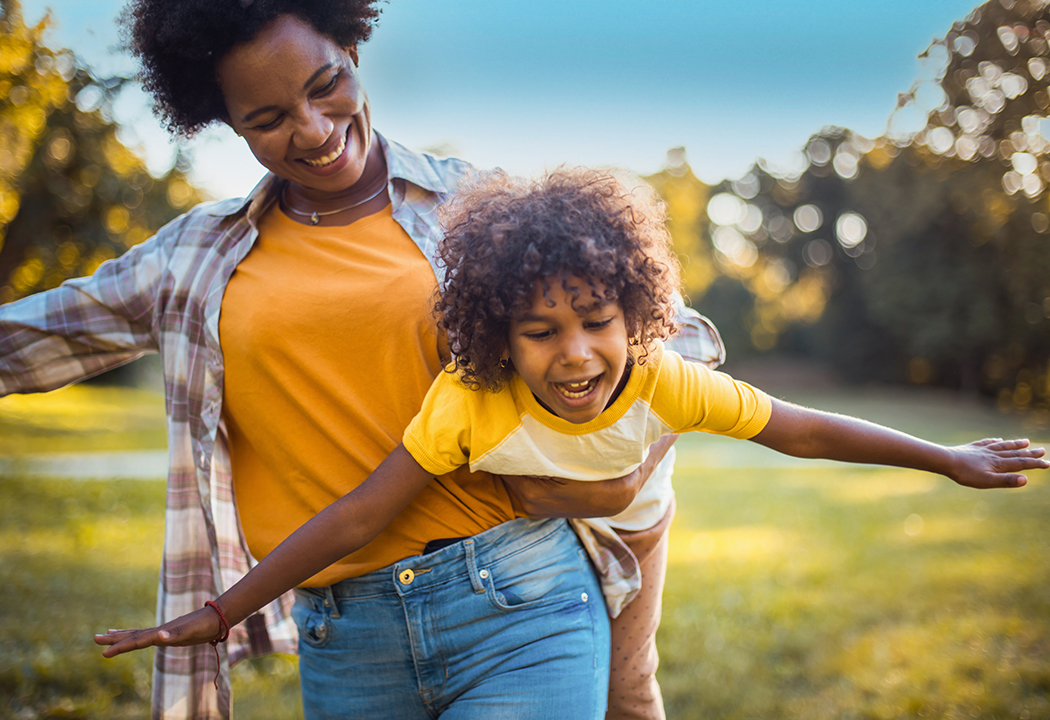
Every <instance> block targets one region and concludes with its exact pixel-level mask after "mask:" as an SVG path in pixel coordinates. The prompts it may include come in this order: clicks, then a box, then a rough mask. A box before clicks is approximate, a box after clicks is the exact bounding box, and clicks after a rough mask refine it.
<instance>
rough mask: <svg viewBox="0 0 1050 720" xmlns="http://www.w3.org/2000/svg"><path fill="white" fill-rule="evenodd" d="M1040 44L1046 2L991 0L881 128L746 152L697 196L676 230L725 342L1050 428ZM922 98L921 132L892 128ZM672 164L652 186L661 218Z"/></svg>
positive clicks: (1047, 126) (1047, 22)
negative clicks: (745, 165)
mask: <svg viewBox="0 0 1050 720" xmlns="http://www.w3.org/2000/svg"><path fill="white" fill-rule="evenodd" d="M1048 41H1050V9H1048V7H1047V3H1046V2H1044V0H992V1H991V2H988V3H986V4H984V5H982V6H980V7H978V8H977V9H975V10H974V11H973V12H972V13H971V14H970V16H969V17H967V18H966V19H965V20H963V21H960V22H957V23H955V24H954V25H953V26H952V28H951V30H950V31H949V32H948V33H947V34H946V36H945V37H944V38H942V39H940V40H938V41H936V42H935V43H934V44H933V45H931V47H930V49H929V50H927V52H926V53H924V56H925V57H927V58H928V60H929V61H930V62H933V63H935V64H936V65H937V66H938V67H940V72H939V73H937V74H936V76H935V77H933V78H932V79H930V80H927V81H925V82H920V83H917V84H916V86H914V87H912V88H911V89H910V90H909V91H908V92H906V93H903V94H902V95H901V97H900V102H899V106H898V110H897V112H895V113H894V116H893V117H891V118H890V122H889V123H888V126H887V127H888V131H887V133H886V134H885V135H884V136H883V137H880V138H877V139H875V140H869V139H866V138H863V137H860V136H858V135H856V134H855V133H853V132H851V131H849V130H848V129H844V128H825V129H823V130H822V131H821V132H819V133H817V134H816V135H814V136H813V137H811V138H810V139H809V141H808V142H807V144H806V146H805V148H804V149H803V154H804V158H805V169H804V170H803V171H802V172H801V173H799V174H798V175H796V176H790V177H785V176H778V175H775V174H773V173H772V172H770V171H769V169H768V168H766V167H765V166H764V165H763V164H762V163H761V162H760V163H759V164H758V165H756V166H755V167H753V168H752V170H751V171H750V172H749V173H747V174H746V175H745V176H744V177H743V178H740V179H739V180H735V181H731V182H729V181H727V182H723V183H720V184H719V185H716V186H714V187H711V188H708V187H703V188H701V189H698V190H696V191H694V192H693V193H692V196H691V198H690V200H689V202H688V203H685V204H686V205H688V206H690V207H691V205H690V203H691V204H693V205H695V204H696V203H697V202H700V203H702V210H701V211H700V212H699V213H694V214H695V216H696V217H697V218H699V219H698V220H697V222H696V224H695V225H694V226H693V227H690V228H689V231H688V233H685V234H683V232H682V230H681V229H680V228H676V227H674V226H673V227H672V235H673V236H674V238H675V243H676V246H679V247H680V248H690V249H689V250H684V251H683V252H684V253H685V254H687V255H689V259H688V260H687V261H686V266H687V267H688V266H689V263H691V262H692V258H693V253H694V252H699V256H700V257H701V259H702V260H703V261H704V262H708V263H709V264H710V266H711V267H712V268H713V269H714V273H713V275H712V276H710V277H704V278H703V281H702V282H696V281H695V280H694V278H693V277H691V276H690V275H688V273H687V275H686V281H687V283H688V284H687V289H688V291H689V293H690V295H691V298H692V300H693V302H694V305H696V306H698V307H699V308H700V309H701V310H703V311H704V312H707V313H708V314H710V315H711V316H712V317H713V318H714V319H715V320H716V321H717V322H718V323H719V326H720V327H721V328H723V329H725V330H726V331H727V332H726V335H727V345H729V347H730V351H731V352H732V353H735V354H738V355H739V354H744V355H746V354H749V353H755V352H767V351H773V350H774V349H776V350H777V351H780V352H797V353H803V354H806V355H809V356H811V357H817V358H820V359H822V360H824V361H826V362H828V363H830V364H832V365H833V366H834V367H835V368H836V369H837V370H838V371H839V372H840V373H841V374H842V375H843V376H845V377H847V378H851V379H856V380H871V379H878V380H887V381H908V382H913V383H933V384H939V385H945V386H950V387H958V388H965V389H972V390H978V389H979V390H981V391H983V392H986V393H989V394H993V395H996V396H997V397H998V398H999V402H1000V405H1001V406H1002V407H1003V408H1004V409H1005V408H1022V409H1025V410H1029V411H1034V412H1033V415H1032V417H1034V418H1036V419H1037V420H1039V421H1041V422H1044V423H1045V422H1050V367H1048V364H1050V234H1048V231H1050V218H1048V213H1050V199H1048V197H1050V193H1048V190H1047V185H1048V182H1050V143H1048V142H1047V136H1048V135H1050V132H1048V131H1050V120H1047V118H1046V114H1047V109H1048V108H1050V96H1048V94H1047V81H1048V79H1050V60H1048V57H1047V56H1048V52H1047V47H1048ZM924 103H925V104H926V105H927V107H929V112H928V115H927V119H926V123H925V126H924V127H923V128H922V130H921V131H919V132H918V133H912V134H902V133H900V132H897V131H895V130H894V128H895V126H896V125H897V123H896V122H895V120H896V119H897V116H899V115H903V114H905V113H907V112H909V111H910V112H915V111H916V110H924V108H923V104H924ZM674 172H676V173H678V174H679V175H680V176H682V177H688V176H691V173H689V172H688V168H685V169H684V170H683V169H682V168H676V169H674ZM669 173H670V171H669V170H668V171H664V172H663V173H659V174H658V175H656V176H653V177H652V178H650V180H651V181H652V182H653V184H654V185H655V186H656V187H657V189H658V190H659V191H661V192H662V193H663V195H664V198H665V199H666V200H667V202H668V204H669V207H670V213H671V216H672V218H674V217H675V216H676V215H680V214H682V213H681V211H680V210H678V209H677V208H678V206H679V205H682V204H683V202H682V200H681V199H680V198H678V197H677V196H676V195H674V194H673V193H670V192H668V191H667V190H665V188H666V187H667V184H668V182H669ZM680 237H683V238H684V241H683V242H680V240H679V238H680ZM696 247H699V251H697V250H693V249H692V248H696ZM709 259H710V260H713V262H710V260H709ZM745 298H746V299H745ZM738 327H742V328H745V329H746V334H741V333H738V332H734V330H735V329H736V328H738Z"/></svg>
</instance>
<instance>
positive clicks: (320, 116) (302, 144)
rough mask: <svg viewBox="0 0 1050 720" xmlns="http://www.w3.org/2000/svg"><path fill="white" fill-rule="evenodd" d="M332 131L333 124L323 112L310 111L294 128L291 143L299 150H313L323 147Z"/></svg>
mask: <svg viewBox="0 0 1050 720" xmlns="http://www.w3.org/2000/svg"><path fill="white" fill-rule="evenodd" d="M334 129H335V123H333V122H332V121H331V120H330V119H329V118H328V117H327V116H326V115H325V114H324V113H323V112H319V111H315V110H310V111H308V112H307V113H306V114H305V115H304V116H303V118H302V119H301V120H300V122H299V124H298V126H297V127H296V129H295V137H294V138H293V142H294V143H295V146H296V147H297V148H299V149H300V150H313V149H314V148H319V147H321V146H322V145H324V144H325V141H326V140H328V138H330V137H331V136H332V131H333V130H334Z"/></svg>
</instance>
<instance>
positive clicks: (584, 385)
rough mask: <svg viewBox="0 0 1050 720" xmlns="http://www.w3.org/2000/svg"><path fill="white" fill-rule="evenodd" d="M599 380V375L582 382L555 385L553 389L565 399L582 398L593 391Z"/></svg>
mask: <svg viewBox="0 0 1050 720" xmlns="http://www.w3.org/2000/svg"><path fill="white" fill-rule="evenodd" d="M599 378H601V375H599V376H598V377H594V378H591V379H590V380H583V381H582V382H567V383H556V384H555V385H554V387H556V388H557V389H558V392H560V393H561V394H562V395H564V396H565V397H567V398H572V399H576V398H582V397H585V396H586V395H587V393H589V392H590V391H591V390H593V389H594V387H595V385H597V384H598V380H599Z"/></svg>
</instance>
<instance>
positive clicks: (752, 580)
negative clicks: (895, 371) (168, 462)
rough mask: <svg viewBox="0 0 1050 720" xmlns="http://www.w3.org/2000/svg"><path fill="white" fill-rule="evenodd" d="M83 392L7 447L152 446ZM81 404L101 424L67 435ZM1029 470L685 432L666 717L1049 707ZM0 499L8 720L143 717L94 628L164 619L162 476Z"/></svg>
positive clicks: (999, 424)
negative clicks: (978, 472)
mask: <svg viewBox="0 0 1050 720" xmlns="http://www.w3.org/2000/svg"><path fill="white" fill-rule="evenodd" d="M74 390H77V391H78V392H79V391H81V390H84V391H87V392H86V394H81V395H79V396H77V397H69V396H67V397H65V398H63V397H62V394H61V393H59V394H56V395H53V396H52V398H49V399H44V398H41V399H37V400H31V399H29V398H19V399H17V400H18V403H19V404H18V407H16V408H13V409H12V407H11V405H10V404H9V403H10V399H9V400H3V401H0V436H2V437H0V448H5V449H4V450H3V452H10V451H11V450H10V448H11V447H14V446H18V443H19V439H18V438H19V436H21V437H26V438H32V442H33V443H36V445H35V446H34V450H37V451H39V450H43V449H45V448H47V447H49V444H48V437H54V438H58V440H59V442H58V443H57V444H58V445H59V446H60V447H61V448H62V449H63V450H66V451H82V450H85V449H88V448H92V447H95V448H97V447H100V446H102V447H105V448H108V449H141V448H149V447H156V444H155V443H156V433H157V426H156V422H157V413H158V411H161V410H162V405H159V404H158V403H157V402H156V399H155V398H153V399H152V400H151V399H149V398H147V397H145V396H134V397H133V398H131V405H132V406H133V407H136V408H138V412H141V413H142V414H141V415H140V416H138V417H139V420H137V421H134V422H130V423H129V427H128V428H126V430H127V431H125V430H122V429H121V426H120V424H121V423H122V422H126V421H125V420H122V419H121V418H122V417H124V416H123V415H122V413H121V412H120V411H119V408H120V406H121V404H122V403H123V402H125V400H122V399H121V398H120V397H119V391H106V392H116V393H117V395H109V396H107V397H108V399H107V398H104V397H101V396H98V395H96V394H94V391H95V390H96V389H95V388H77V389H74ZM63 392H64V393H69V392H70V391H68V390H67V391H63ZM53 398H57V400H53ZM796 399H799V400H801V401H804V402H810V403H813V404H816V405H820V406H824V407H828V408H829V409H835V410H840V411H844V412H854V413H859V414H862V415H864V416H866V417H870V418H872V419H875V420H879V421H882V422H888V423H890V424H894V425H896V426H898V427H902V428H903V429H907V430H910V431H913V432H917V433H919V434H922V435H924V436H926V437H930V438H931V439H937V440H941V441H946V442H956V441H961V440H964V439H970V438H976V437H979V436H983V435H990V434H996V433H998V434H1000V435H1015V434H1018V433H1020V432H1022V431H1024V428H1023V427H1021V426H1020V425H1021V424H1020V421H1016V420H1012V419H1011V418H1004V417H1000V416H998V415H995V414H994V413H991V412H990V411H988V410H986V409H985V408H983V407H982V406H980V405H975V404H972V403H968V402H962V401H958V400H956V399H955V398H953V397H951V396H947V395H939V394H936V393H933V394H930V393H925V394H921V395H915V394H905V395H899V394H892V395H887V394H885V393H858V392H851V393H833V394H828V393H824V394H822V395H819V396H812V397H798V398H796ZM48 402H55V403H56V407H52V408H48V407H47V403H48ZM58 405H64V407H65V409H62V407H57V406H58ZM151 406H152V409H149V408H150V407H151ZM84 407H97V408H100V412H103V413H109V415H110V420H109V421H108V422H109V423H110V424H109V426H107V427H102V428H101V429H99V426H98V425H95V424H92V423H82V424H83V425H84V428H82V429H80V430H78V429H76V428H71V427H70V425H71V421H70V420H69V419H68V418H67V419H63V418H64V417H66V416H67V415H68V416H70V417H71V416H74V415H75V416H80V415H81V414H82V411H83V408H84ZM70 408H74V409H73V410H71V409H70ZM107 408H109V409H108V410H107ZM16 416H17V419H12V418H13V417H16ZM107 428H108V429H107ZM161 428H162V424H161ZM1036 430H1038V429H1036ZM85 437H86V438H87V439H85ZM1043 439H1044V441H1045V440H1046V433H1045V431H1044V432H1043ZM161 442H163V435H162V430H161ZM0 454H2V453H0ZM1032 480H1033V482H1032V483H1031V484H1030V485H1029V486H1028V487H1027V488H1024V489H1021V490H1017V491H997V492H977V491H971V490H967V489H962V488H958V487H955V486H953V485H952V484H951V483H950V481H948V480H945V479H940V478H935V477H932V476H929V475H924V474H921V473H913V472H906V471H897V470H886V469H878V468H852V467H845V466H832V465H829V464H804V465H790V464H789V465H787V466H782V465H781V464H780V463H778V462H773V461H772V455H771V454H770V453H768V452H766V451H764V450H762V449H760V448H754V447H753V446H751V445H750V444H749V443H740V442H735V443H733V442H731V441H725V440H721V439H718V438H708V437H700V436H690V437H686V438H683V439H682V440H681V441H680V442H679V462H678V472H677V474H676V487H677V491H678V497H679V501H678V502H679V504H678V508H679V509H678V516H677V518H676V520H675V524H674V526H673V528H672V549H671V558H670V566H669V572H668V581H667V591H666V597H665V602H664V619H663V623H662V626H661V629H660V636H659V645H660V648H661V658H662V662H661V669H660V680H661V683H662V686H663V688H664V693H665V700H666V704H667V708H668V715H669V717H670V718H672V719H675V720H679V719H680V720H685V719H687V718H813V719H817V718H865V719H866V718H927V717H929V718H959V719H962V718H1021V719H1024V720H1031V719H1040V718H1041V719H1047V720H1050V572H1048V568H1050V525H1048V523H1047V522H1046V520H1047V518H1048V516H1050V474H1048V473H1045V472H1044V473H1037V474H1034V475H1033V476H1032ZM0 493H2V497H3V498H4V501H3V503H2V504H0V718H26V719H28V718H38V717H39V718H139V717H143V716H144V715H145V713H146V709H147V707H148V697H149V663H150V657H149V655H148V654H142V655H141V656H127V657H122V658H119V659H116V660H113V661H107V660H103V659H102V658H101V656H100V655H99V651H98V648H97V647H96V646H95V645H94V644H93V643H92V642H91V635H92V633H94V632H97V631H98V630H99V629H104V628H106V627H110V626H112V625H114V624H118V623H119V624H120V625H135V624H147V623H150V622H151V620H152V616H153V606H154V602H155V589H156V577H157V575H156V574H157V567H158V563H159V557H160V542H161V529H162V525H163V496H164V488H163V484H162V483H158V482H136V481H91V482H76V481H67V480H59V479H47V478H43V479H41V478H34V479H27V478H19V477H2V478H0ZM234 696H235V713H236V715H237V716H238V717H240V718H249V720H254V719H255V718H259V719H267V720H271V719H273V720H279V719H281V718H295V717H300V713H299V710H298V708H297V704H298V690H297V681H296V675H295V665H294V660H292V659H289V658H269V659H266V660H262V661H256V662H254V663H251V664H244V665H241V666H240V667H238V668H236V670H235V679H234Z"/></svg>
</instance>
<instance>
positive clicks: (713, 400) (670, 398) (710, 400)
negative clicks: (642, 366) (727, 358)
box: [651, 352, 773, 440]
mask: <svg viewBox="0 0 1050 720" xmlns="http://www.w3.org/2000/svg"><path fill="white" fill-rule="evenodd" d="M651 407H652V411H653V412H654V413H655V414H656V415H658V416H659V417H660V418H661V419H662V420H663V421H664V422H666V423H667V424H668V425H669V426H670V427H671V428H672V429H673V432H689V431H691V430H700V431H703V432H709V433H715V434H717V435H728V436H729V437H734V438H739V439H741V440H746V439H748V438H752V437H754V436H755V435H757V434H758V433H759V432H761V431H762V429H763V428H764V427H765V426H766V423H768V422H769V417H770V415H771V414H772V411H773V404H772V401H771V400H770V398H769V396H768V395H766V394H765V393H764V392H762V391H761V390H759V389H757V388H754V387H751V386H750V385H748V384H747V383H744V382H740V381H739V380H734V379H733V378H731V377H730V376H728V375H726V374H725V373H722V372H715V371H713V370H709V369H708V368H707V367H705V366H703V365H700V364H697V363H691V362H686V361H685V360H683V359H682V357H681V356H680V355H678V354H677V353H673V352H665V353H664V360H663V365H662V367H661V368H660V378H659V382H658V383H657V386H656V390H655V392H654V394H653V400H652V406H651Z"/></svg>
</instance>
